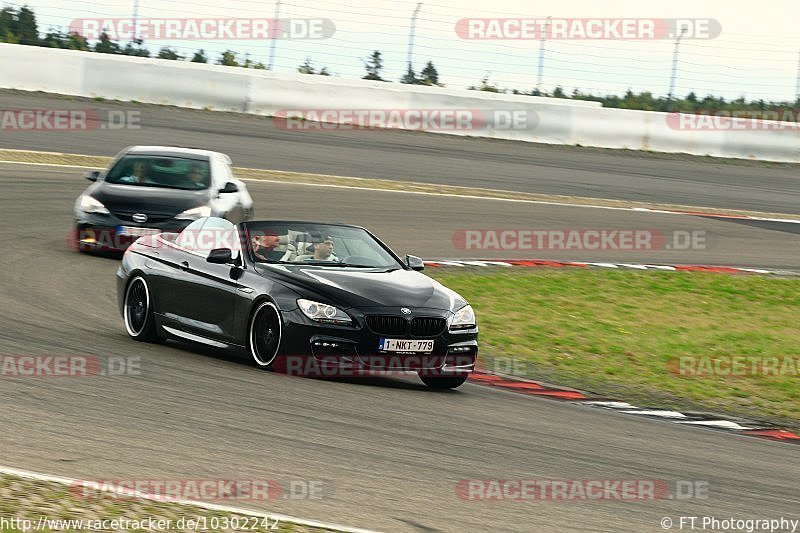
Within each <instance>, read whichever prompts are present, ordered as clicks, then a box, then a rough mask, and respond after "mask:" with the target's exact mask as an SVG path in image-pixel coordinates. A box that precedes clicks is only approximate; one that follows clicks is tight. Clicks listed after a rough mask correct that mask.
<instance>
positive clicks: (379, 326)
mask: <svg viewBox="0 0 800 533" xmlns="http://www.w3.org/2000/svg"><path fill="white" fill-rule="evenodd" d="M367 325H368V326H369V329H371V330H372V331H373V332H375V333H377V334H378V335H405V333H406V327H407V326H408V321H407V320H406V319H405V318H403V317H401V316H389V315H369V316H367Z"/></svg>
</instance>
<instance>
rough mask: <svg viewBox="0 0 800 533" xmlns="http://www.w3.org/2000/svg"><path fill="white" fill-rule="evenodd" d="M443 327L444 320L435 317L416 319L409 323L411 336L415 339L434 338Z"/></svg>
mask: <svg viewBox="0 0 800 533" xmlns="http://www.w3.org/2000/svg"><path fill="white" fill-rule="evenodd" d="M444 326H445V320H444V318H439V317H435V316H425V317H416V318H415V319H414V320H412V321H411V328H410V331H411V334H412V335H414V336H416V337H435V336H436V335H438V334H439V333H441V332H442V330H443V329H444Z"/></svg>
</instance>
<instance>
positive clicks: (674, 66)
mask: <svg viewBox="0 0 800 533" xmlns="http://www.w3.org/2000/svg"><path fill="white" fill-rule="evenodd" d="M686 30H687V28H686V26H681V31H680V33H679V34H678V36H677V37H676V38H675V49H674V50H673V52H672V75H670V78H669V94H667V111H672V95H673V93H674V92H675V76H676V75H677V72H678V46H680V44H681V37H683V34H684V33H686Z"/></svg>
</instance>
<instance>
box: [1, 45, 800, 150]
mask: <svg viewBox="0 0 800 533" xmlns="http://www.w3.org/2000/svg"><path fill="white" fill-rule="evenodd" d="M0 72H2V73H3V74H2V76H0V87H2V88H8V89H19V90H25V91H44V92H50V93H57V94H67V95H74V96H85V97H103V98H106V99H116V100H123V101H133V100H135V101H138V102H144V103H155V104H168V105H174V106H180V107H188V108H196V109H212V110H220V111H236V112H242V113H251V114H258V115H267V116H276V115H285V114H287V113H288V114H289V115H290V116H291V115H292V114H293V113H295V112H293V111H292V110H298V111H296V113H298V114H302V111H300V110H321V109H328V110H339V111H346V110H363V109H365V108H366V109H376V110H401V111H402V110H468V111H476V112H477V113H478V114H480V115H481V117H482V118H481V120H480V122H481V124H480V127H468V128H453V129H447V128H437V129H436V132H438V133H448V134H453V135H466V136H479V137H491V138H497V139H510V140H518V141H529V142H539V143H546V144H567V145H581V146H594V147H601V148H624V149H631V150H651V151H657V152H678V153H688V154H695V155H711V156H717V157H733V158H746V159H761V160H769V161H783V162H795V163H797V162H800V128H794V127H787V126H788V124H787V123H775V122H762V123H760V125H756V126H755V127H754V126H753V124H750V123H748V124H744V127H736V123H734V122H733V121H729V122H726V121H722V122H721V123H720V124H717V125H716V126H715V125H713V124H712V125H710V126H707V127H689V128H684V127H682V125H681V123H680V121H679V120H678V117H677V116H676V115H670V114H667V113H659V112H652V111H634V110H627V109H611V108H603V107H600V105H599V104H598V103H596V102H586V101H580V100H568V99H558V98H543V97H533V96H524V95H511V94H498V93H488V92H480V91H468V90H461V89H452V88H442V87H425V86H416V85H403V84H399V83H391V84H390V83H383V82H375V81H366V80H350V79H340V78H334V77H324V76H312V75H307V74H278V73H275V72H270V71H264V70H253V69H243V68H234V67H223V66H219V65H207V64H197V63H188V62H184V61H167V60H162V59H151V58H141V57H128V56H116V55H107V54H96V53H87V52H78V51H72V50H58V49H51V48H40V47H33V46H22V45H12V44H0ZM511 112H517V113H522V114H523V115H524V116H525V117H527V119H528V120H527V121H526V122H525V123H524V124H523V125H513V124H512V125H509V124H506V123H503V124H501V123H500V122H502V121H498V120H497V117H498V116H500V115H502V116H504V117H507V116H508V115H509V113H511ZM345 114H346V113H344V114H343V115H345ZM345 120H346V119H344V118H343V119H342V121H345ZM333 121H334V122H336V119H334V120H333ZM400 127H402V125H401V126H400Z"/></svg>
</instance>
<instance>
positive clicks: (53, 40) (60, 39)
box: [0, 30, 67, 48]
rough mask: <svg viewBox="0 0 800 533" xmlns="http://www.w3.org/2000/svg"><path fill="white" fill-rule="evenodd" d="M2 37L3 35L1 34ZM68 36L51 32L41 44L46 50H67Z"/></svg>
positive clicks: (55, 31)
mask: <svg viewBox="0 0 800 533" xmlns="http://www.w3.org/2000/svg"><path fill="white" fill-rule="evenodd" d="M0 35H2V33H0ZM66 41H67V36H66V35H64V34H63V33H61V32H60V31H57V30H50V31H49V32H47V33H46V34H45V36H44V38H43V39H42V40H41V42H40V46H44V47H46V48H66V45H67V43H66Z"/></svg>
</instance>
